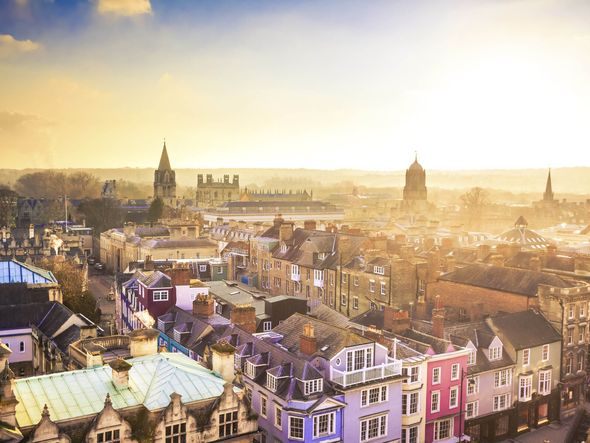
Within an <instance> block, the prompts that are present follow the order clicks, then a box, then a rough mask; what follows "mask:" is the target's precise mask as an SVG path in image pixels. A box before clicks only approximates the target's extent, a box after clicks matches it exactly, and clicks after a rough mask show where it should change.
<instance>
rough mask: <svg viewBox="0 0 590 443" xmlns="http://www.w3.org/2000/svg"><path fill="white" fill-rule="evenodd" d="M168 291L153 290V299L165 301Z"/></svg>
mask: <svg viewBox="0 0 590 443" xmlns="http://www.w3.org/2000/svg"><path fill="white" fill-rule="evenodd" d="M167 300H168V291H154V301H167Z"/></svg>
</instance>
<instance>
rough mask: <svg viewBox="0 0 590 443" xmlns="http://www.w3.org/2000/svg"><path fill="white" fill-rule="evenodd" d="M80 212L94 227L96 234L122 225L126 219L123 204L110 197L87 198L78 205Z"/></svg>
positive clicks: (87, 222) (87, 223)
mask: <svg viewBox="0 0 590 443" xmlns="http://www.w3.org/2000/svg"><path fill="white" fill-rule="evenodd" d="M78 213H79V214H80V215H81V216H83V217H84V218H85V219H86V225H87V226H92V227H93V228H94V232H95V233H96V234H100V233H101V232H104V231H106V230H108V229H111V228H114V227H116V226H122V225H123V222H124V221H125V214H124V212H123V210H122V209H121V205H119V202H118V201H116V200H113V199H110V198H105V199H100V198H95V199H91V200H86V201H84V202H82V203H81V204H80V206H79V207H78Z"/></svg>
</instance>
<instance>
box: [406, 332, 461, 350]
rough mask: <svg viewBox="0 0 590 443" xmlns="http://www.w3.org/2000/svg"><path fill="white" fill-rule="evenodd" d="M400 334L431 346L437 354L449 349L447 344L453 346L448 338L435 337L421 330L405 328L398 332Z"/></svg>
mask: <svg viewBox="0 0 590 443" xmlns="http://www.w3.org/2000/svg"><path fill="white" fill-rule="evenodd" d="M400 336H402V337H405V338H409V339H410V340H414V341H417V342H420V343H422V344H425V345H427V346H429V347H430V348H432V350H433V351H434V352H436V353H437V354H444V353H446V352H447V350H448V349H449V346H452V347H453V348H454V347H455V346H453V345H452V343H451V342H450V341H449V340H444V339H442V338H438V337H435V336H434V335H430V334H425V333H423V332H419V331H416V330H415V329H406V330H405V331H404V332H403V333H402V334H400ZM419 350H420V351H421V352H425V350H422V349H419Z"/></svg>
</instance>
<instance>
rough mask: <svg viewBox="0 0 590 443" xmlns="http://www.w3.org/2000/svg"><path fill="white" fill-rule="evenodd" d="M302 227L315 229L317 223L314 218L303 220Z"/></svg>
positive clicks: (308, 229) (307, 229)
mask: <svg viewBox="0 0 590 443" xmlns="http://www.w3.org/2000/svg"><path fill="white" fill-rule="evenodd" d="M303 229H305V230H306V231H315V230H316V229H317V223H316V222H315V220H305V221H304V222H303Z"/></svg>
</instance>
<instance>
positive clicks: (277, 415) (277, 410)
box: [274, 405, 283, 430]
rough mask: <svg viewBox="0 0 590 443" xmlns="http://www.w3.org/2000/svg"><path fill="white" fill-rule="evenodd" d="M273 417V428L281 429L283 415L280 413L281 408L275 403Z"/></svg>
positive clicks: (281, 411)
mask: <svg viewBox="0 0 590 443" xmlns="http://www.w3.org/2000/svg"><path fill="white" fill-rule="evenodd" d="M274 409H275V418H274V422H275V428H277V429H281V430H282V429H283V416H282V415H281V414H282V413H283V408H281V407H280V406H279V405H275V408H274Z"/></svg>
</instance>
